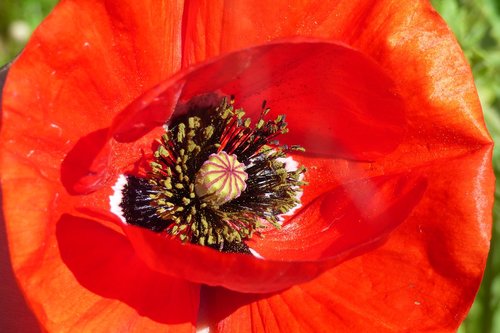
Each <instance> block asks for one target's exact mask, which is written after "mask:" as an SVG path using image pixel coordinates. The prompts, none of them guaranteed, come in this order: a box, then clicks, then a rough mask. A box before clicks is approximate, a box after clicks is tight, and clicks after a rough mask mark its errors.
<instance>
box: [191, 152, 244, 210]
mask: <svg viewBox="0 0 500 333" xmlns="http://www.w3.org/2000/svg"><path fill="white" fill-rule="evenodd" d="M244 170H245V165H244V164H242V163H240V162H238V159H237V157H236V155H234V154H233V155H228V154H227V153H226V152H225V151H221V152H220V153H218V154H211V155H210V156H209V157H208V160H207V161H205V163H203V165H202V166H201V168H200V170H199V171H198V173H197V174H196V178H195V187H194V188H195V191H196V195H198V197H199V198H200V199H201V200H202V201H204V202H207V203H210V204H212V205H216V206H220V205H222V204H224V203H226V202H228V201H231V200H233V199H236V198H238V197H239V196H240V195H241V192H242V191H244V190H245V188H246V183H245V181H246V180H247V178H248V174H247V173H246V172H245V171H244Z"/></svg>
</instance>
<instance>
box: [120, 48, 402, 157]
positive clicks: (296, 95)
mask: <svg viewBox="0 0 500 333" xmlns="http://www.w3.org/2000/svg"><path fill="white" fill-rule="evenodd" d="M214 92H218V93H220V94H222V95H226V96H229V95H234V96H236V101H237V106H241V107H244V108H245V110H246V112H247V114H248V115H249V116H252V117H253V118H256V117H258V115H259V114H260V112H261V104H262V101H264V100H266V101H267V105H268V106H269V107H270V108H271V109H272V112H273V113H274V114H285V115H286V117H287V118H286V119H287V123H288V127H289V128H290V134H288V135H285V136H283V139H282V140H281V141H282V142H283V143H290V144H301V145H302V146H305V147H306V149H307V151H308V153H309V154H321V155H326V156H330V157H331V156H336V157H347V158H353V159H363V160H372V159H376V158H378V157H380V156H382V155H384V154H386V153H388V152H390V151H392V150H394V148H395V147H396V146H397V145H398V144H399V143H400V142H401V140H402V137H403V135H404V134H405V110H404V106H403V103H402V101H401V99H400V98H399V97H398V95H397V92H396V90H395V88H394V85H393V82H392V80H391V79H390V78H389V77H388V76H387V75H386V74H385V73H384V71H382V70H381V69H380V68H379V67H378V65H376V64H375V63H374V62H373V61H372V60H371V59H369V58H367V57H365V56H364V55H363V54H361V53H359V52H357V51H355V50H353V49H351V48H349V47H347V46H345V45H342V44H338V43H332V42H321V41H315V40H304V39H292V40H288V41H283V42H280V43H275V44H267V45H262V46H257V47H254V48H247V49H244V50H241V51H238V52H234V53H231V54H228V55H225V56H223V57H220V58H217V59H215V60H211V61H209V62H207V63H204V64H202V65H200V66H197V67H195V68H192V69H191V68H190V69H188V70H186V71H185V72H184V73H182V72H181V73H180V74H179V75H177V76H176V77H173V78H171V79H170V80H168V81H166V82H164V83H162V84H160V85H159V86H157V87H155V88H154V89H152V90H151V91H149V92H147V93H146V94H145V95H143V96H142V97H141V98H139V99H137V100H136V101H135V102H134V103H132V104H131V105H130V106H129V107H128V108H127V109H126V110H125V111H124V112H123V113H122V114H120V115H119V116H118V117H117V118H116V120H115V124H114V129H113V133H114V137H115V138H117V139H118V140H120V141H131V140H136V139H137V138H138V137H140V136H141V135H143V134H144V133H146V132H147V131H149V130H150V129H152V128H153V127H157V126H162V125H163V123H164V122H165V121H166V120H167V119H169V117H170V115H171V114H172V112H173V110H174V108H175V106H176V104H175V103H176V102H178V103H181V104H182V103H187V102H188V101H189V100H190V99H191V98H193V97H196V96H199V95H203V94H209V93H214Z"/></svg>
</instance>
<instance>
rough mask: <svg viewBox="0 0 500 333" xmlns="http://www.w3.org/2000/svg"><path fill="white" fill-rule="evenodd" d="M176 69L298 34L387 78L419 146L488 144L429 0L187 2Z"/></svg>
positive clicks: (470, 89) (468, 84)
mask: <svg viewBox="0 0 500 333" xmlns="http://www.w3.org/2000/svg"><path fill="white" fill-rule="evenodd" d="M188 6H189V10H188V12H187V20H186V26H185V29H184V34H185V37H184V45H183V55H184V56H183V63H182V66H183V67H189V66H192V64H196V63H199V62H202V61H205V60H206V59H210V58H213V57H217V56H219V55H220V54H224V53H227V52H231V51H234V50H239V49H241V48H247V47H249V46H253V45H259V44H262V43H268V42H271V41H276V40H281V39H282V38H289V37H290V36H302V37H310V38H324V39H327V40H335V41H339V42H342V43H345V44H347V45H349V46H350V47H353V48H355V49H357V50H359V51H361V52H363V53H364V54H365V55H367V56H369V57H372V58H373V59H374V60H375V61H376V62H377V63H379V65H380V66H381V67H382V68H383V69H384V70H385V71H386V73H390V75H393V77H392V78H393V79H394V81H395V82H396V85H397V88H398V92H399V93H400V94H401V96H402V97H403V99H404V101H405V103H406V106H407V108H408V112H407V119H408V124H409V125H410V126H412V125H413V126H414V128H411V129H410V132H412V133H414V134H417V133H418V137H419V139H420V140H421V141H422V142H424V144H430V143H432V144H435V145H442V146H443V145H444V146H447V147H449V145H454V144H458V145H461V144H464V143H473V142H475V141H476V140H477V141H479V142H482V143H488V142H490V139H489V136H488V133H487V130H486V127H485V126H484V120H483V116H482V112H481V109H480V106H479V100H478V97H477V94H476V90H475V87H474V82H473V80H471V71H470V67H469V65H468V64H467V61H466V60H465V58H464V55H463V52H462V51H461V49H460V46H459V45H458V43H457V41H456V39H455V37H454V36H453V34H452V33H451V31H450V29H449V28H448V27H447V26H446V24H445V23H444V21H443V20H442V19H441V17H440V16H439V15H438V14H437V13H436V11H435V10H434V9H433V8H432V6H431V4H430V2H429V1H414V0H401V1H394V0H381V1H363V0H333V1H321V0H313V1H294V2H290V1H286V0H277V1H272V2H259V4H258V5H257V4H255V2H254V1H245V0H243V1H235V2H234V1H231V2H228V1H222V0H219V1H217V0H216V1H212V0H209V1H191V2H189V4H188Z"/></svg>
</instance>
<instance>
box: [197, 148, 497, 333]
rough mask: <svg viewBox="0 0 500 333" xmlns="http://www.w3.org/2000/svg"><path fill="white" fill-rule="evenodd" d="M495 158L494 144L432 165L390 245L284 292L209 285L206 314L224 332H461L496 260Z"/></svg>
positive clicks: (206, 292) (206, 291)
mask: <svg viewBox="0 0 500 333" xmlns="http://www.w3.org/2000/svg"><path fill="white" fill-rule="evenodd" d="M490 163H491V149H490V148H489V147H486V148H485V149H481V150H479V151H476V152H474V153H471V154H469V155H466V156H462V157H458V158H453V159H448V160H443V161H440V162H436V163H434V164H433V165H430V166H425V167H423V168H422V172H424V173H425V174H426V175H427V177H428V188H427V190H426V192H425V195H424V198H423V199H422V201H421V202H420V203H419V204H418V205H417V206H416V207H415V209H414V211H413V212H412V214H411V215H410V217H409V219H408V220H407V221H406V222H405V223H404V224H403V225H401V226H400V227H399V228H398V229H397V230H396V231H395V232H393V233H392V234H391V237H390V238H389V240H388V241H387V243H385V244H384V245H383V246H381V247H380V248H378V249H376V250H374V251H371V252H369V253H366V254H364V255H363V256H360V257H357V258H355V259H353V260H349V261H346V262H344V263H342V264H341V265H339V266H337V267H335V268H333V269H331V270H329V271H327V272H326V273H324V274H322V275H320V276H319V277H318V278H317V279H315V280H312V281H310V282H308V283H305V284H302V285H298V286H294V287H292V288H290V289H289V290H286V291H284V292H281V293H277V294H274V295H255V294H254V295H251V294H239V293H236V292H232V291H228V290H225V289H223V288H209V289H207V290H205V291H204V292H203V293H202V295H203V303H202V304H203V305H202V307H203V309H204V311H205V312H206V314H205V316H206V321H207V322H212V326H217V328H218V329H217V330H216V331H217V332H221V333H222V332H267V331H273V327H274V330H275V331H286V332H318V331H329V332H330V331H332V332H337V331H338V332H368V331H370V332H371V331H376V332H416V331H418V332H436V331H439V332H455V331H456V330H457V328H458V325H459V324H460V322H461V321H462V320H463V319H464V317H465V315H466V314H467V311H468V309H469V307H470V304H471V303H472V300H473V299H474V297H475V293H476V292H475V291H476V289H475V288H476V286H477V285H478V284H479V282H480V280H481V275H482V272H483V267H484V264H485V261H486V254H487V249H488V243H489V238H490V223H491V214H490V211H491V208H492V202H491V200H485V199H484V198H486V197H489V193H491V191H492V189H493V185H492V184H493V183H492V182H489V183H488V184H490V185H488V186H484V183H483V181H482V180H484V179H488V180H492V178H493V175H492V174H491V170H490V168H489V165H490ZM464 188H468V189H471V190H472V192H473V193H474V195H473V196H471V197H467V198H464V197H463V196H462V195H461V189H464ZM436 202H439V204H438V205H437V204H436ZM401 249H404V251H401ZM354 295H355V297H354ZM208 304H210V305H211V306H209V307H207V305H208ZM214 304H215V305H216V306H213V305H214ZM298 313H300V315H297V314H298ZM217 323H218V324H217ZM264 328H265V329H264Z"/></svg>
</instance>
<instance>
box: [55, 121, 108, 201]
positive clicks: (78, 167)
mask: <svg viewBox="0 0 500 333" xmlns="http://www.w3.org/2000/svg"><path fill="white" fill-rule="evenodd" d="M109 152H110V146H109V140H108V130H107V129H100V130H97V131H94V132H92V133H90V134H88V135H86V136H84V137H82V138H81V139H80V140H78V142H77V143H76V145H75V146H74V147H73V149H71V150H70V151H69V153H68V155H66V158H65V159H64V160H63V162H62V164H61V182H62V184H63V185H64V187H65V188H66V190H67V191H68V192H69V193H70V194H73V195H76V194H88V193H90V192H93V191H95V190H96V189H97V188H99V187H100V186H101V185H102V184H103V182H105V180H106V178H107V177H106V175H107V174H106V171H107V169H108V168H107V165H108V162H109Z"/></svg>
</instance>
